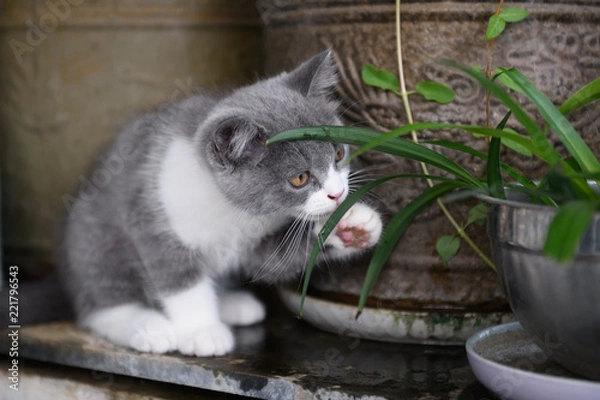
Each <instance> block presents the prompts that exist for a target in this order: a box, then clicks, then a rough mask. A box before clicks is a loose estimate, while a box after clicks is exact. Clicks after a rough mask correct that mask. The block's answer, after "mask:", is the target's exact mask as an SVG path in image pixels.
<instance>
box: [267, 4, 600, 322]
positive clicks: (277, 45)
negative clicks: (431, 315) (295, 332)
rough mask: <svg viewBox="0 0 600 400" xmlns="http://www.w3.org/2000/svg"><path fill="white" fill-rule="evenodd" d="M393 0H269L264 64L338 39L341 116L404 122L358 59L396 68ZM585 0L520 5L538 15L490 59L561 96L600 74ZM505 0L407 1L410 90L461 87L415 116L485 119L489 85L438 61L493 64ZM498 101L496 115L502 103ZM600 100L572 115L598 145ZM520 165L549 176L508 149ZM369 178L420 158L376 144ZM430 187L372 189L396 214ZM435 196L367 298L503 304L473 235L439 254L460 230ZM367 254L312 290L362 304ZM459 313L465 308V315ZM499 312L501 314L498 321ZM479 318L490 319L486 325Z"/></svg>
mask: <svg viewBox="0 0 600 400" xmlns="http://www.w3.org/2000/svg"><path fill="white" fill-rule="evenodd" d="M394 3H395V2H394V1H391V0H389V1H379V2H377V3H376V4H373V2H372V1H367V0H340V1H338V0H336V1H329V0H310V1H300V0H288V1H282V0H263V1H261V2H260V3H259V4H260V7H261V15H262V19H263V24H264V26H265V29H264V34H263V35H264V46H265V65H266V69H267V71H268V72H269V73H274V72H278V71H281V70H284V69H287V68H290V67H291V66H293V65H295V64H296V63H298V62H299V61H301V60H303V59H306V58H307V57H309V56H311V55H313V54H315V53H317V52H319V51H321V50H323V49H324V48H327V47H330V48H331V49H332V50H333V52H334V54H335V57H336V60H337V64H338V67H339V70H340V77H341V82H340V84H339V85H338V86H337V94H338V95H339V97H340V99H341V101H342V110H343V112H344V118H345V122H346V123H348V124H362V125H366V126H368V127H371V128H375V129H379V130H382V131H385V130H389V129H391V128H393V127H396V126H398V125H400V124H403V123H405V122H406V116H405V114H404V111H403V108H402V105H401V102H400V100H399V99H398V98H397V97H396V96H394V95H392V94H389V93H384V92H383V91H380V90H377V89H373V88H370V87H367V86H365V85H364V84H363V83H362V82H361V78H360V76H361V73H360V71H361V68H362V66H363V65H364V64H366V63H371V64H374V65H376V66H377V67H379V68H384V69H388V70H391V71H397V58H396V42H395V40H396V38H395V5H394ZM591 4H592V3H590V2H584V1H576V2H572V1H563V2H557V1H554V0H552V1H550V0H539V1H530V2H527V3H525V4H521V6H523V7H524V8H526V9H527V10H529V11H530V13H531V15H530V16H529V17H528V18H527V19H526V20H525V21H523V22H520V23H517V24H512V25H509V26H508V28H507V30H506V32H504V33H503V34H502V36H501V37H500V38H499V39H498V40H496V43H495V47H494V58H493V64H494V65H495V66H506V67H513V66H514V67H518V68H519V69H521V70H522V71H523V72H524V73H525V74H527V75H528V76H529V77H530V78H532V79H533V81H534V82H535V83H536V84H537V85H538V86H539V87H541V88H542V90H543V91H544V92H545V93H546V94H547V95H548V96H549V97H550V98H552V99H554V100H555V101H557V102H561V101H563V100H564V99H566V98H567V97H568V95H570V94H572V93H573V92H574V91H575V90H576V89H577V88H579V87H580V86H582V85H583V84H584V83H587V82H589V81H591V80H592V79H594V78H597V76H598V71H599V70H600V33H599V32H600V31H599V30H598V20H599V18H600V7H599V6H598V5H591ZM496 7H497V1H491V0H490V1H454V2H452V1H450V2H449V1H443V2H442V1H435V0H434V1H431V0H430V1H416V0H406V1H403V2H402V22H403V25H402V42H403V53H404V62H405V75H406V79H407V82H408V86H409V90H410V89H411V88H412V87H414V85H415V84H416V83H417V82H419V81H422V80H435V81H441V82H444V83H446V84H448V85H449V86H451V87H453V88H454V90H455V91H456V93H457V99H456V100H455V101H454V102H453V103H452V104H450V105H446V106H439V105H437V104H434V103H429V102H426V101H425V100H424V99H422V98H419V97H415V96H413V97H411V99H412V100H411V103H412V108H413V112H414V116H415V119H416V120H417V121H435V122H442V121H443V122H456V123H467V124H484V123H485V106H484V98H485V93H484V91H483V90H482V89H481V87H479V86H478V85H477V84H476V83H474V82H472V81H471V80H469V79H467V78H466V77H464V76H463V75H461V74H460V73H458V72H457V71H455V70H452V69H449V68H448V67H445V66H443V65H440V64H439V63H437V62H436V60H437V59H440V58H447V59H453V60H456V61H459V62H461V63H463V64H465V65H467V66H472V65H480V66H483V65H485V62H486V46H487V43H486V42H485V40H484V36H485V28H486V24H487V19H488V18H489V16H490V15H491V14H492V13H493V12H495V10H496ZM493 105H495V107H493V109H492V118H493V120H495V121H499V119H500V118H501V117H502V115H503V113H504V112H505V111H504V109H503V108H501V107H498V106H497V104H493ZM598 114H600V105H598V104H596V105H594V106H591V107H589V108H588V109H586V110H584V111H582V112H580V113H579V114H577V115H576V116H575V118H576V122H575V126H576V127H577V129H578V130H579V131H580V132H582V133H583V134H584V136H586V137H587V138H588V139H590V140H589V142H590V143H591V144H592V147H593V148H594V150H595V151H596V152H597V153H599V152H600V135H598V131H599V129H600V128H599V126H598V119H597V118H596V116H597V115H598ZM420 137H421V139H424V140H427V139H434V138H435V139H452V140H459V141H461V142H465V143H468V144H469V145H470V146H472V147H475V148H478V149H480V150H483V151H485V149H486V148H487V143H485V141H482V140H478V139H474V138H472V137H469V136H467V135H463V134H461V133H457V132H451V131H446V132H435V133H433V132H427V133H424V134H421V136H420ZM444 154H446V155H448V156H450V157H452V158H454V159H455V160H457V161H458V162H459V163H461V164H463V165H466V166H467V167H468V168H469V170H470V171H474V172H475V173H476V174H481V175H482V174H483V172H484V166H483V165H482V164H481V163H478V162H477V161H476V160H474V159H472V158H471V157H469V156H465V155H458V156H457V155H456V154H454V153H452V152H450V151H447V152H446V151H444ZM503 157H505V159H507V160H508V161H509V162H510V163H511V164H512V165H514V166H516V167H517V168H519V169H521V170H523V171H524V172H525V173H527V174H530V175H531V174H532V175H534V176H535V175H536V174H541V173H542V172H543V170H542V164H540V163H538V162H537V161H535V160H531V159H521V158H518V157H517V156H515V155H514V154H513V153H509V154H504V155H503ZM362 162H363V164H364V165H365V166H367V167H370V168H371V169H370V171H371V176H377V174H392V173H411V172H412V173H418V172H420V169H419V166H418V165H417V164H416V163H414V162H410V161H407V160H402V159H396V158H391V157H387V156H385V155H381V154H377V153H374V154H369V155H367V156H365V157H363V158H362ZM425 187H426V183H425V182H416V181H404V182H400V181H395V182H394V184H392V185H387V186H382V187H380V188H379V189H378V190H376V192H375V196H374V199H372V201H374V203H375V204H376V205H377V206H378V207H379V208H380V209H381V210H383V211H384V212H387V213H390V214H391V213H394V212H395V211H397V210H398V209H399V208H401V207H403V206H404V205H406V204H407V203H408V202H409V201H410V200H411V199H412V198H414V197H415V196H416V195H417V194H419V193H420V192H421V191H422V190H423V189H424V188H425ZM470 205H472V203H471V204H470V203H455V204H452V205H451V207H450V208H451V210H452V212H453V214H454V215H455V217H456V218H457V219H458V220H459V221H460V220H463V221H466V217H465V214H466V211H467V210H468V208H469V207H470ZM453 232H454V231H453V228H452V227H451V226H450V224H449V223H448V222H447V220H446V219H445V217H444V216H443V215H442V213H441V211H440V210H439V208H438V207H437V206H433V207H431V208H430V209H429V210H427V211H426V212H425V213H424V214H423V215H421V216H420V217H418V218H417V220H416V221H415V223H414V224H413V225H412V226H411V227H410V229H409V230H408V231H407V233H406V234H405V235H404V237H403V238H402V239H401V241H400V243H399V244H398V246H397V248H396V250H395V251H394V253H393V254H392V256H391V258H390V261H389V265H388V266H387V268H385V269H384V270H383V271H382V273H381V275H380V277H379V279H378V281H377V283H376V285H375V287H374V288H373V291H372V292H371V293H372V294H371V300H370V303H369V305H370V306H371V307H374V308H381V307H384V308H386V309H396V310H404V311H406V310H413V311H415V312H420V311H424V310H425V311H427V310H429V311H433V312H440V311H441V312H443V313H447V314H448V313H449V314H451V315H456V316H460V315H461V314H462V313H465V312H483V313H487V312H499V311H503V310H507V309H508V308H507V306H506V302H505V299H504V296H503V294H502V288H501V286H500V284H499V281H498V278H497V276H496V274H495V273H494V272H493V271H492V270H491V269H490V268H488V267H487V266H486V265H485V264H484V263H483V262H482V261H481V260H480V259H479V258H478V257H477V256H476V255H475V254H474V253H473V252H472V251H471V250H470V249H469V248H468V247H467V246H466V245H463V246H462V248H461V250H460V252H459V254H458V256H457V257H455V258H454V259H453V260H451V261H450V262H449V263H448V266H444V265H443V264H442V262H441V261H440V259H439V258H438V256H437V255H436V253H435V250H434V246H435V242H436V240H437V238H438V237H439V236H441V235H444V234H451V233H453ZM468 233H469V235H470V236H471V237H472V238H473V239H475V242H476V243H477V244H478V245H479V246H480V247H481V248H483V249H484V250H485V251H486V252H488V253H489V244H488V239H487V237H486V234H485V231H484V229H483V228H480V227H474V226H471V227H469V229H468ZM364 272H365V264H364V263H362V262H359V263H356V264H354V265H351V266H345V267H344V269H343V271H341V272H338V273H336V271H331V272H329V271H328V272H327V273H325V274H322V275H321V276H320V277H318V278H317V279H314V280H313V282H312V291H313V294H318V295H319V296H324V297H325V298H328V299H334V300H342V301H344V302H349V303H351V304H356V302H357V296H358V294H359V293H360V289H361V287H362V282H363V276H364ZM458 320H460V318H458ZM498 322H499V320H498ZM481 328H482V327H481Z"/></svg>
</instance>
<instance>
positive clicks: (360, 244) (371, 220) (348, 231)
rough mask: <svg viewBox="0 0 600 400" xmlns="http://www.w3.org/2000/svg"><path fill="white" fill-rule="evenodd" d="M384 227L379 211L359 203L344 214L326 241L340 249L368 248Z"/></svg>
mask: <svg viewBox="0 0 600 400" xmlns="http://www.w3.org/2000/svg"><path fill="white" fill-rule="evenodd" d="M382 229H383V223H382V222H381V217H380V216H379V214H378V213H377V211H375V210H373V209H372V208H371V207H369V206H367V205H365V204H360V203H357V204H355V205H354V206H352V208H351V209H350V210H348V212H347V213H346V215H344V217H343V218H342V219H341V221H340V222H339V223H338V225H337V227H336V229H335V231H334V232H333V234H332V235H330V236H329V238H328V239H327V241H326V243H327V244H330V245H332V246H333V247H335V248H337V249H340V250H343V249H356V250H362V249H367V248H369V247H371V246H373V245H375V243H377V241H378V240H379V237H380V236H381V231H382Z"/></svg>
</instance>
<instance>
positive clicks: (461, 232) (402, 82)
mask: <svg viewBox="0 0 600 400" xmlns="http://www.w3.org/2000/svg"><path fill="white" fill-rule="evenodd" d="M400 1H401V0H396V49H397V51H396V53H397V54H398V76H399V77H400V97H401V98H402V103H403V104H404V110H405V112H406V119H407V121H408V123H409V124H412V123H413V115H412V110H411V108H410V102H409V101H408V95H409V92H407V91H406V83H405V80H404V65H403V62H402V60H403V57H402V35H401V21H400ZM502 3H503V0H501V1H500V8H499V9H501V6H502ZM499 12H500V11H498V13H499ZM490 57H491V56H490ZM490 65H491V58H490ZM411 137H412V140H413V142H415V143H419V138H418V137H417V133H416V132H415V131H412V132H411ZM419 164H420V166H421V170H422V171H423V174H425V175H429V170H428V168H427V165H426V164H425V163H424V162H420V163H419ZM427 184H428V185H429V187H432V186H433V182H432V181H431V179H427ZM437 203H438V205H439V206H440V209H441V210H442V212H443V213H444V215H445V216H446V218H447V219H448V221H450V224H452V226H453V227H454V229H456V232H457V233H458V235H459V236H460V237H461V238H462V239H463V240H464V241H465V243H467V244H468V245H469V246H470V247H471V248H472V249H473V251H475V253H476V254H477V255H478V256H479V257H480V258H481V259H482V260H483V261H484V262H485V263H486V264H487V265H489V266H490V267H491V268H492V269H493V270H494V271H496V266H495V265H494V263H493V262H492V261H491V260H490V259H489V258H488V257H487V256H486V255H485V254H483V252H482V251H481V249H479V247H477V245H476V244H475V243H473V241H472V240H471V238H470V237H469V236H468V235H467V234H466V232H465V230H464V229H463V227H462V226H460V225H459V224H458V222H456V220H455V219H454V217H452V214H450V211H449V210H448V208H446V206H445V205H444V203H443V202H442V200H441V199H439V198H438V199H437Z"/></svg>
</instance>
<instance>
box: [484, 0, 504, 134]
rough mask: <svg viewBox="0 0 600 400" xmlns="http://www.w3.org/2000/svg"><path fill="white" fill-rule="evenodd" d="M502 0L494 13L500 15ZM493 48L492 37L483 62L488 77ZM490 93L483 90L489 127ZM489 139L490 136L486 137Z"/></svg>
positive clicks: (490, 115)
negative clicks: (484, 62)
mask: <svg viewBox="0 0 600 400" xmlns="http://www.w3.org/2000/svg"><path fill="white" fill-rule="evenodd" d="M503 5H504V0H500V1H499V3H498V8H497V9H496V15H500V12H501V11H502V6H503ZM493 50H494V39H490V40H489V41H488V46H487V57H486V64H485V76H486V77H487V78H488V79H490V78H491V77H492V51H493ZM490 103H491V93H490V91H489V90H486V91H485V124H486V126H487V127H488V128H489V127H491V126H492V109H491V104H490ZM487 140H488V141H489V140H490V138H487Z"/></svg>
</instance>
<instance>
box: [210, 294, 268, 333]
mask: <svg viewBox="0 0 600 400" xmlns="http://www.w3.org/2000/svg"><path fill="white" fill-rule="evenodd" d="M218 298H219V314H220V316H221V321H223V322H225V323H226V324H227V325H230V326H248V325H254V324H256V323H258V322H261V321H263V320H264V319H265V316H266V310H265V306H264V305H263V304H262V303H261V302H260V300H258V299H257V298H256V297H255V296H254V295H253V294H252V293H250V292H248V291H245V290H222V291H220V292H219V293H218Z"/></svg>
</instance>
